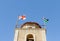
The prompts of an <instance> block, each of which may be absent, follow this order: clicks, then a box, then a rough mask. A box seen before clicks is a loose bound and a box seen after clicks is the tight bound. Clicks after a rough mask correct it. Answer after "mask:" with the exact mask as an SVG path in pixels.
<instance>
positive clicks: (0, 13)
mask: <svg viewBox="0 0 60 41" xmlns="http://www.w3.org/2000/svg"><path fill="white" fill-rule="evenodd" d="M18 15H25V16H26V20H20V21H19V22H18V23H19V24H20V25H22V24H23V23H25V22H37V23H38V24H40V25H43V20H42V17H43V16H44V17H46V18H48V19H49V22H48V23H47V24H46V30H47V33H46V38H47V41H60V0H0V41H13V40H14V30H15V26H16V21H17V19H18V18H17V17H18Z"/></svg>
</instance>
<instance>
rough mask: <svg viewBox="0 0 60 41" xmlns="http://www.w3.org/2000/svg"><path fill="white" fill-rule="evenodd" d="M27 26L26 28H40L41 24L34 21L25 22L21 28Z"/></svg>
mask: <svg viewBox="0 0 60 41" xmlns="http://www.w3.org/2000/svg"><path fill="white" fill-rule="evenodd" d="M25 26H26V27H25ZM27 26H28V28H41V26H40V25H39V24H38V23H36V22H26V23H24V24H23V25H22V26H21V28H27ZM34 26H35V27H34Z"/></svg>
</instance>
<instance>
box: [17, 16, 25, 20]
mask: <svg viewBox="0 0 60 41" xmlns="http://www.w3.org/2000/svg"><path fill="white" fill-rule="evenodd" d="M18 19H19V20H20V19H22V20H25V19H26V16H24V15H22V16H18Z"/></svg>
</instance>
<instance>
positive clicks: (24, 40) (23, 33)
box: [14, 22, 46, 41]
mask: <svg viewBox="0 0 60 41" xmlns="http://www.w3.org/2000/svg"><path fill="white" fill-rule="evenodd" d="M14 41H46V29H45V28H42V27H41V26H40V25H39V24H38V23H36V22H26V23H24V24H23V25H21V27H19V28H16V29H15V35H14Z"/></svg>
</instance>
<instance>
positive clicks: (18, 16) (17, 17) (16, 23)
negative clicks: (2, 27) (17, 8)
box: [16, 15, 19, 28]
mask: <svg viewBox="0 0 60 41" xmlns="http://www.w3.org/2000/svg"><path fill="white" fill-rule="evenodd" d="M18 17H19V15H18ZM18 17H17V21H16V28H17V27H18V22H19V19H18Z"/></svg>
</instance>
